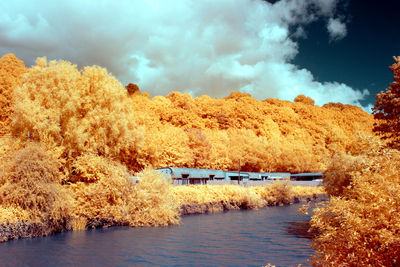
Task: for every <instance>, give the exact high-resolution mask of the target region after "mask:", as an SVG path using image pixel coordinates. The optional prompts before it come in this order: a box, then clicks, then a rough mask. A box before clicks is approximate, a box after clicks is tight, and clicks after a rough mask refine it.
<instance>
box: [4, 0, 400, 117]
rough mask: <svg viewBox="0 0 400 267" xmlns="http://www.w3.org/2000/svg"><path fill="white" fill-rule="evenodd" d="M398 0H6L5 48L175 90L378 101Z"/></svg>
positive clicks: (392, 47) (155, 91)
mask: <svg viewBox="0 0 400 267" xmlns="http://www.w3.org/2000/svg"><path fill="white" fill-rule="evenodd" d="M395 2H396V1H379V2H378V1H361V0H280V1H263V0H219V1H210V0H203V1H190V0H169V1H161V0H143V1H128V0H120V1H111V0H110V1H108V0H102V1H81V0H79V1H78V0H71V1H64V2H55V1H45V0H43V1H27V0H15V1H1V2H0V54H6V53H15V54H16V55H17V56H18V57H19V58H21V59H23V60H24V61H25V62H26V64H27V65H28V66H30V65H31V64H34V61H35V59H36V58H37V57H41V56H47V58H48V59H57V60H59V59H64V60H68V61H71V62H73V63H75V64H77V65H78V66H79V67H82V66H86V65H93V64H96V65H100V66H103V67H106V68H107V69H108V70H109V71H110V72H111V73H112V74H113V75H114V76H116V77H117V78H118V79H119V80H120V81H121V82H122V83H123V84H124V85H125V84H127V83H129V82H133V83H137V84H138V85H139V87H140V88H141V90H143V91H147V92H149V93H150V94H151V95H153V96H154V95H166V94H168V93H169V92H171V91H181V92H186V93H190V94H192V95H193V96H200V95H203V94H207V95H210V96H212V97H225V96H227V95H229V94H230V92H232V91H238V90H240V91H242V92H247V93H250V94H252V95H253V96H254V97H256V98H258V99H260V100H263V99H265V98H270V97H274V98H279V99H284V100H291V101H292V100H293V99H294V97H296V96H297V95H298V94H304V95H307V96H310V97H312V98H313V99H315V101H316V104H318V105H322V104H324V103H328V102H342V103H346V104H354V105H358V106H362V107H363V108H364V109H365V110H368V108H369V107H370V106H371V105H373V103H374V96H373V95H374V94H375V93H377V92H379V91H380V90H384V89H385V88H386V87H387V84H388V83H389V82H391V81H392V80H393V76H392V74H391V72H390V70H388V68H387V67H388V66H389V65H391V64H392V63H393V59H392V56H394V55H400V51H399V48H400V42H399V36H398V35H396V30H398V28H399V27H398V26H399V22H397V21H396V14H395V13H396V12H397V11H398V10H400V9H399V4H396V3H395Z"/></svg>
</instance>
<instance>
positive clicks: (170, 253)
mask: <svg viewBox="0 0 400 267" xmlns="http://www.w3.org/2000/svg"><path fill="white" fill-rule="evenodd" d="M299 208H300V204H295V205H291V206H284V207H271V208H267V209H262V210H256V211H254V210H250V211H229V212H225V213H217V214H210V215H191V216H184V217H183V219H182V223H181V225H177V226H169V227H146V228H130V227H111V228H108V229H95V230H89V231H72V232H66V233H60V234H56V235H52V236H49V237H42V238H34V239H23V240H15V241H9V242H6V243H1V244H0V265H1V266H3V265H5V266H59V265H73V266H77V265H82V266H83V265H84V266H149V265H153V266H171V265H174V266H189V265H196V266H263V265H266V264H267V263H271V264H274V265H277V266H297V265H298V264H302V265H303V266H307V265H308V262H307V259H308V258H309V256H310V255H311V254H312V253H313V250H312V249H311V248H310V244H311V240H310V239H306V238H300V237H297V236H295V235H292V234H289V232H290V231H288V229H287V228H288V226H290V224H293V223H294V222H302V221H306V220H308V219H309V216H306V215H302V214H299V213H298V209H299Z"/></svg>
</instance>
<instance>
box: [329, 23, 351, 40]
mask: <svg viewBox="0 0 400 267" xmlns="http://www.w3.org/2000/svg"><path fill="white" fill-rule="evenodd" d="M327 28H328V32H329V36H330V38H331V40H340V39H343V38H344V37H345V36H346V34H347V28H346V24H344V23H343V22H341V21H340V20H339V19H334V18H329V21H328V26H327Z"/></svg>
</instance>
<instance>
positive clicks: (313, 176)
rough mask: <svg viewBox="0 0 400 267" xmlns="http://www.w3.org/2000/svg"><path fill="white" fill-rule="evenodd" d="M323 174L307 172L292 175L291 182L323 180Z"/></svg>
mask: <svg viewBox="0 0 400 267" xmlns="http://www.w3.org/2000/svg"><path fill="white" fill-rule="evenodd" d="M322 177H323V174H322V173H320V172H306V173H296V174H290V180H292V181H313V180H322Z"/></svg>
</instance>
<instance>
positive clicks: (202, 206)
mask: <svg viewBox="0 0 400 267" xmlns="http://www.w3.org/2000/svg"><path fill="white" fill-rule="evenodd" d="M328 199H329V196H328V195H327V194H312V195H295V196H292V197H291V198H290V199H284V200H283V201H281V202H271V203H266V205H264V206H262V207H253V206H251V205H247V204H246V203H245V202H235V201H216V202H209V203H190V204H183V205H181V206H180V209H179V213H180V216H188V215H195V214H209V213H218V212H224V211H229V210H257V209H262V208H266V207H274V206H284V205H291V204H294V203H308V202H320V201H325V200H328ZM72 224H73V223H72V221H71V220H62V221H46V222H22V221H18V222H14V223H10V222H5V223H0V243H2V242H7V241H11V240H17V239H25V238H35V237H45V236H49V235H52V234H56V233H61V232H66V231H74V227H73V226H72ZM112 226H129V224H123V223H119V222H117V221H116V220H114V219H113V218H92V219H88V220H87V223H86V227H85V230H86V229H93V228H108V227H112ZM76 230H77V229H75V231H76ZM82 230H83V229H82ZM85 230H84V231H85Z"/></svg>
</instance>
